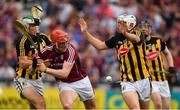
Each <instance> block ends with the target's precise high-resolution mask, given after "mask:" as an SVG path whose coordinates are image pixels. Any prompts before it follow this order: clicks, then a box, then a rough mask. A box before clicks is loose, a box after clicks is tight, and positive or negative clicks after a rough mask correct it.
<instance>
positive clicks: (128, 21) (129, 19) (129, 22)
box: [124, 15, 136, 31]
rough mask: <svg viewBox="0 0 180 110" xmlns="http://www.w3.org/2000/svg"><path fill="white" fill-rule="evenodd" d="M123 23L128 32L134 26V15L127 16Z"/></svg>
mask: <svg viewBox="0 0 180 110" xmlns="http://www.w3.org/2000/svg"><path fill="white" fill-rule="evenodd" d="M124 21H125V22H126V25H127V28H128V31H129V30H131V29H132V28H134V27H135V26H136V17H135V16H134V15H127V16H126V17H125V18H124Z"/></svg>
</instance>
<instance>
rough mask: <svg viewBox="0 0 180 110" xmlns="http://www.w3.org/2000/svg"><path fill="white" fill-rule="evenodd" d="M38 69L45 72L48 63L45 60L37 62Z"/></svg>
mask: <svg viewBox="0 0 180 110" xmlns="http://www.w3.org/2000/svg"><path fill="white" fill-rule="evenodd" d="M36 69H37V70H39V71H41V72H44V70H46V65H45V64H44V63H43V62H39V63H38V64H37V68H36Z"/></svg>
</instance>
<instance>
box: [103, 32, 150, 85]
mask: <svg viewBox="0 0 180 110" xmlns="http://www.w3.org/2000/svg"><path fill="white" fill-rule="evenodd" d="M136 34H138V36H139V37H140V39H141V42H140V43H132V42H130V41H129V40H128V39H127V38H125V37H124V36H123V34H121V33H117V34H116V35H115V36H113V37H112V38H111V39H109V40H107V41H105V43H106V45H107V46H108V47H109V48H116V51H117V56H118V60H119V62H120V65H121V66H120V70H121V76H120V80H121V81H128V82H134V81H138V80H141V79H145V78H147V77H149V70H148V65H147V64H146V58H145V47H146V46H145V45H146V44H145V43H144V39H143V36H142V35H141V33H140V32H139V31H137V32H136Z"/></svg>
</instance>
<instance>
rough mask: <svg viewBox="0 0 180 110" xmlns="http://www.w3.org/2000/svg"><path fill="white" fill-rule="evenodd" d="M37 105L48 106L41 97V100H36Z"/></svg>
mask: <svg viewBox="0 0 180 110" xmlns="http://www.w3.org/2000/svg"><path fill="white" fill-rule="evenodd" d="M36 107H37V108H41V109H42V108H46V103H45V101H44V99H40V100H38V101H37V102H36Z"/></svg>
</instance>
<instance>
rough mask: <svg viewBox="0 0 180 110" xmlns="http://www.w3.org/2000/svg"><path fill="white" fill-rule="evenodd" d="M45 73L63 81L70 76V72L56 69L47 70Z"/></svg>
mask: <svg viewBox="0 0 180 110" xmlns="http://www.w3.org/2000/svg"><path fill="white" fill-rule="evenodd" d="M44 72H45V73H47V74H50V75H53V76H55V77H57V78H61V79H64V78H67V77H68V75H69V72H68V71H66V70H65V69H58V70H56V69H51V68H46V70H45V71H44Z"/></svg>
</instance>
